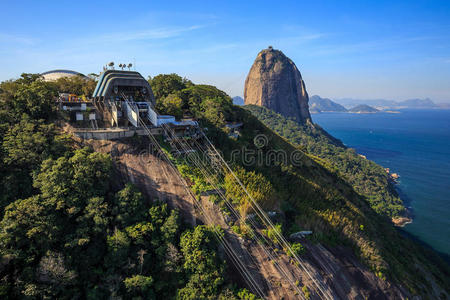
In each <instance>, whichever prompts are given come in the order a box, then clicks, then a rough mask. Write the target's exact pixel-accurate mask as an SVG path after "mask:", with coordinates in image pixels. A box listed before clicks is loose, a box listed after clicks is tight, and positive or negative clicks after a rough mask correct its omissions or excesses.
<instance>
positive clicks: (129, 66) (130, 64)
mask: <svg viewBox="0 0 450 300" xmlns="http://www.w3.org/2000/svg"><path fill="white" fill-rule="evenodd" d="M132 66H133V64H132V63H129V64H128V66H127V67H128V71H130V69H131V67H132Z"/></svg>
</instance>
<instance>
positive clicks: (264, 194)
mask: <svg viewBox="0 0 450 300" xmlns="http://www.w3.org/2000/svg"><path fill="white" fill-rule="evenodd" d="M159 76H160V77H159V78H160V79H163V78H164V77H166V78H171V79H173V77H176V75H174V74H172V75H159ZM155 78H156V77H155ZM181 80H183V79H181V78H180V77H179V78H178V81H181ZM177 86H178V87H177ZM177 86H172V89H171V90H170V93H172V94H177V95H179V96H180V98H181V99H182V103H183V107H182V109H184V110H189V111H191V112H193V114H194V116H196V117H197V118H199V120H200V122H201V123H202V124H203V125H204V126H207V127H208V135H209V136H210V138H212V139H213V140H214V142H215V145H217V146H218V147H219V148H220V150H221V151H222V152H223V154H224V156H225V158H226V159H228V160H230V161H233V167H234V168H235V171H236V174H238V176H239V177H240V179H241V180H242V181H243V182H244V184H245V185H246V187H247V189H249V191H251V193H252V194H253V196H254V198H255V199H257V201H259V202H260V204H262V205H263V206H265V207H266V209H276V210H281V211H282V212H283V216H284V218H283V219H282V220H279V225H277V226H278V227H277V228H278V230H281V231H283V233H284V234H288V233H291V232H295V231H298V230H312V231H313V232H314V234H313V235H312V237H311V240H312V241H316V242H321V243H323V244H325V245H328V246H329V247H335V246H337V245H343V246H346V247H347V248H351V249H353V250H354V253H355V254H356V255H357V256H359V257H360V259H361V260H362V261H363V262H365V263H366V264H367V265H368V266H369V267H370V268H371V269H372V270H373V272H374V273H375V274H376V275H377V276H378V277H380V278H382V279H390V280H393V281H394V282H398V283H401V284H402V285H404V286H406V287H407V288H409V290H410V291H411V292H412V293H414V294H422V295H426V294H427V291H429V289H430V288H431V283H430V280H434V281H435V282H438V283H439V285H440V286H441V287H445V286H447V285H448V274H449V269H448V266H447V265H446V264H445V263H444V262H442V261H441V260H440V258H439V257H438V256H437V255H436V254H434V253H433V252H432V251H431V250H428V249H425V248H423V247H421V246H419V245H417V244H416V243H415V242H413V241H411V240H409V239H408V238H405V237H402V236H401V235H400V234H398V232H397V231H396V230H395V229H394V228H393V227H392V225H391V223H390V220H389V219H388V218H387V217H386V215H387V216H390V217H391V216H396V215H398V214H400V213H401V212H402V210H403V206H402V203H401V201H400V199H399V198H398V196H397V195H396V193H395V191H394V190H392V189H391V186H390V185H389V183H388V178H387V175H386V172H385V171H384V169H383V168H381V167H380V166H378V165H376V164H375V163H373V162H370V161H368V160H366V159H364V158H362V157H359V156H358V155H357V154H356V153H355V152H354V150H351V149H346V148H345V147H344V146H343V145H342V144H341V143H340V142H339V141H338V140H336V139H334V138H332V137H331V136H329V135H327V134H326V132H324V131H323V130H321V129H320V128H319V127H310V129H308V130H307V129H306V128H299V127H298V125H296V123H295V124H293V123H290V121H289V120H284V122H286V123H283V122H278V120H279V119H280V116H277V115H270V112H266V113H267V115H266V119H264V118H262V121H263V122H261V121H259V120H258V119H257V118H256V117H254V116H253V115H252V113H251V112H249V111H248V110H246V109H242V108H239V107H236V106H232V105H231V101H232V100H231V99H230V98H229V97H227V96H220V95H217V96H219V100H217V102H220V103H222V104H221V105H215V106H207V105H205V104H206V103H207V102H208V101H207V100H206V99H207V98H206V97H204V98H202V97H198V98H194V99H192V98H189V97H186V96H185V94H184V93H183V91H184V92H186V89H188V90H191V89H198V87H197V86H195V85H193V86H190V87H189V88H185V87H183V86H182V85H177ZM199 87H201V88H204V89H206V90H208V91H210V92H213V91H216V89H215V88H214V87H209V86H199ZM155 89H158V87H157V86H155ZM177 89H178V90H177ZM189 99H191V102H189ZM209 99H210V98H209ZM192 100H195V101H192ZM158 101H161V99H159V100H158V99H157V102H158ZM224 104H225V105H224ZM192 106H193V108H191V107H192ZM198 107H200V108H202V107H203V111H202V110H200V111H198V110H196V108H198ZM205 109H208V112H207V113H205V111H204V110H205ZM253 109H254V110H258V109H260V108H258V107H254V108H253ZM261 110H264V109H261ZM217 116H223V118H224V120H225V121H228V122H243V123H244V126H243V127H242V128H241V129H240V135H239V137H238V138H237V139H236V138H231V137H229V135H228V133H229V128H227V127H226V126H224V125H223V124H224V122H223V121H222V120H221V121H217V120H218V119H217ZM272 119H273V120H274V123H275V124H277V125H278V128H276V127H275V126H273V127H272V126H270V125H271V124H270V122H271V121H272ZM280 121H281V120H280ZM263 123H266V124H267V125H269V126H270V127H271V128H274V130H275V131H278V132H279V134H280V135H282V136H286V137H288V138H289V140H291V141H292V143H293V145H292V144H290V143H289V142H287V139H286V138H282V137H280V136H279V135H277V134H275V133H274V132H273V131H272V130H271V129H269V128H268V127H266V126H265V125H263ZM277 129H278V130H277ZM297 131H298V132H299V133H297ZM258 134H263V135H264V136H265V137H266V138H267V140H268V144H267V145H265V146H264V147H262V148H260V147H256V146H255V142H254V137H255V136H256V135H258ZM290 134H291V135H290ZM292 137H295V138H296V139H294V138H292ZM294 145H296V146H294ZM239 149H240V150H243V149H246V150H250V151H254V152H253V153H257V154H258V155H261V156H263V157H268V155H269V153H271V152H272V153H273V151H279V150H282V151H284V152H285V153H288V154H291V153H293V152H294V151H296V152H298V151H300V152H303V156H301V157H300V164H299V163H297V164H295V165H293V164H292V163H291V162H289V161H284V160H281V159H277V157H274V158H273V159H272V160H271V162H270V164H264V163H263V164H259V163H257V162H256V161H255V162H254V163H253V164H248V162H244V161H243V160H244V159H243V157H242V156H237V157H233V159H231V156H232V153H233V150H234V151H235V150H239ZM312 153H315V154H316V155H313V154H312ZM320 155H322V158H321V157H320ZM288 157H290V155H288ZM179 168H180V171H181V173H182V174H183V175H184V176H186V177H187V178H189V179H190V181H191V182H193V183H194V186H193V189H194V190H195V191H196V192H201V191H206V190H208V189H210V188H211V187H210V186H208V185H207V183H206V182H207V181H206V179H205V178H203V177H202V174H201V173H200V172H199V170H196V168H194V167H192V166H190V167H187V166H186V165H183V163H180V164H179ZM229 182H230V184H227V178H225V183H224V185H223V186H222V188H224V189H225V192H226V195H227V197H229V198H230V200H232V199H241V201H239V203H235V205H236V206H237V208H238V209H239V210H240V211H241V213H243V214H244V215H245V213H246V212H247V211H248V208H249V206H248V201H246V195H244V194H243V193H242V190H240V189H236V186H235V184H233V182H232V181H229ZM355 191H356V192H355ZM213 200H214V198H213ZM369 203H370V206H369V205H368V204H369ZM219 204H220V203H219ZM224 212H226V211H225V210H224ZM233 229H235V231H236V232H238V233H240V228H238V227H237V226H234V227H233ZM266 233H267V235H268V237H269V238H270V234H271V232H270V229H269V230H268V231H267V232H266ZM380 233H383V234H382V235H380ZM294 247H295V248H296V249H297V250H298V251H299V252H301V253H302V252H304V249H303V248H302V246H301V245H295V246H294Z"/></svg>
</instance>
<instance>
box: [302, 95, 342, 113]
mask: <svg viewBox="0 0 450 300" xmlns="http://www.w3.org/2000/svg"><path fill="white" fill-rule="evenodd" d="M309 111H310V112H311V113H318V112H330V111H332V112H346V111H347V109H346V108H345V107H343V106H342V105H340V104H338V103H336V102H333V101H332V100H330V99H328V98H321V97H320V96H317V95H314V96H311V97H310V98H309Z"/></svg>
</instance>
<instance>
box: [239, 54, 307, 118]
mask: <svg viewBox="0 0 450 300" xmlns="http://www.w3.org/2000/svg"><path fill="white" fill-rule="evenodd" d="M244 101H245V104H253V105H259V106H264V107H267V108H269V109H271V110H273V111H275V112H277V113H279V114H281V115H283V116H285V117H288V118H293V119H294V120H296V121H298V122H299V123H307V122H311V115H310V114H309V108H308V93H307V92H306V87H305V83H304V82H303V79H302V75H301V74H300V72H299V70H298V69H297V67H296V66H295V64H294V62H293V61H292V60H290V59H289V58H288V57H287V56H286V55H284V54H283V52H281V51H279V50H275V49H272V47H269V48H268V49H264V50H262V51H261V52H259V53H258V56H257V57H256V59H255V62H254V63H253V65H252V67H251V69H250V72H249V73H248V75H247V79H246V80H245V88H244Z"/></svg>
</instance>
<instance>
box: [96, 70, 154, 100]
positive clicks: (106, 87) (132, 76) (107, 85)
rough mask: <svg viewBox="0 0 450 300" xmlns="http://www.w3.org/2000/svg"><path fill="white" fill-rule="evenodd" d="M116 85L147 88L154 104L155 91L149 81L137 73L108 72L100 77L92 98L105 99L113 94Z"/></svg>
mask: <svg viewBox="0 0 450 300" xmlns="http://www.w3.org/2000/svg"><path fill="white" fill-rule="evenodd" d="M114 85H125V86H140V87H146V88H147V90H148V91H149V96H150V98H151V100H152V102H154V97H153V91H152V88H151V87H150V84H149V83H148V81H147V80H145V78H144V77H143V76H142V75H141V74H140V73H138V72H135V71H120V70H107V71H105V72H103V73H102V74H101V75H100V78H99V80H98V83H97V86H96V87H95V90H94V93H93V94H92V97H94V98H96V97H105V96H107V94H109V93H111V92H112V89H113V86H114Z"/></svg>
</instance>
